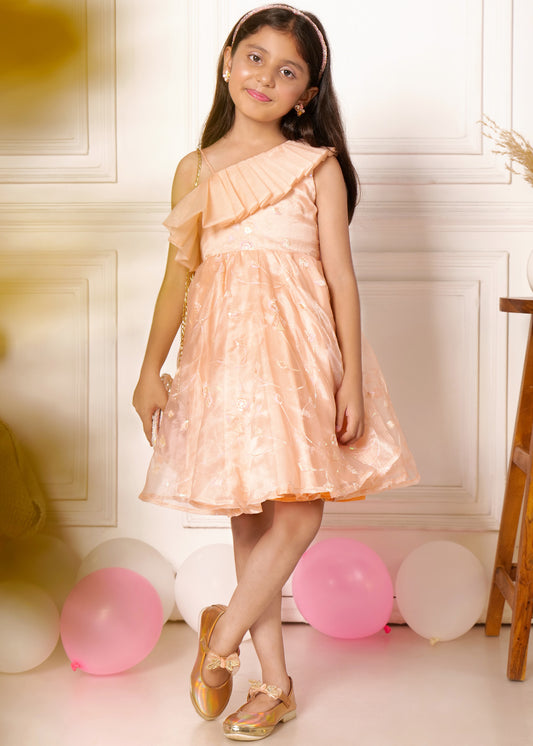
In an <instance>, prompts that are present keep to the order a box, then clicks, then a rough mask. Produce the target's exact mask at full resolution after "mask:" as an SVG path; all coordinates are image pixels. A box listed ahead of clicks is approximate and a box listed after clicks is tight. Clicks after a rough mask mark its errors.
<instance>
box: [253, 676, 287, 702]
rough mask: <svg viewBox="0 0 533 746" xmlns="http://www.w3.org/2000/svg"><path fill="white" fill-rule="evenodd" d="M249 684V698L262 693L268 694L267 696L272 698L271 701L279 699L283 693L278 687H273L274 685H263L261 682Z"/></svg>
mask: <svg viewBox="0 0 533 746" xmlns="http://www.w3.org/2000/svg"><path fill="white" fill-rule="evenodd" d="M250 684H251V686H250V691H249V696H250V697H252V696H253V695H254V694H260V693H262V694H268V696H269V697H272V699H280V697H281V696H282V695H283V691H282V690H281V689H280V688H279V686H274V684H264V683H263V682H262V681H251V680H250Z"/></svg>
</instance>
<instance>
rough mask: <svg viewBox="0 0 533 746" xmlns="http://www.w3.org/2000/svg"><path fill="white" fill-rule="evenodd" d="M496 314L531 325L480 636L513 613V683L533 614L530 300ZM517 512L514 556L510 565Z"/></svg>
mask: <svg viewBox="0 0 533 746" xmlns="http://www.w3.org/2000/svg"><path fill="white" fill-rule="evenodd" d="M500 311H506V312H507V313H529V314H531V321H530V324H529V337H528V342H527V348H526V356H525V360H524V372H523V374H522V388H521V391H520V399H519V401H518V409H517V413H516V424H515V431H514V438H513V447H512V449H511V457H510V460H509V471H508V472H507V486H506V489H505V498H504V503H503V510H502V518H501V523H500V533H499V536H498V547H497V549H496V560H495V562H494V574H493V576H492V586H491V592H490V598H489V607H488V611H487V622H486V625H485V633H486V634H487V635H489V636H497V635H499V634H500V628H501V624H502V615H503V608H504V605H505V601H507V603H508V604H509V606H510V607H511V610H512V624H511V640H510V643H509V656H508V660H507V677H508V678H509V679H511V680H512V681H523V680H524V678H525V676H526V664H527V646H528V642H529V632H530V629H531V617H532V613H533V483H532V481H531V467H532V463H533V438H532V430H533V298H500ZM521 514H522V527H521V531H520V545H519V549H518V558H517V562H516V563H513V553H514V547H515V542H516V535H517V531H518V524H519V522H520V515H521Z"/></svg>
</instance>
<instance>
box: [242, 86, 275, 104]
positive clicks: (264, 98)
mask: <svg viewBox="0 0 533 746" xmlns="http://www.w3.org/2000/svg"><path fill="white" fill-rule="evenodd" d="M246 92H247V93H248V95H249V96H251V97H252V98H255V100H256V101H263V102H265V103H266V102H267V101H272V99H270V98H269V97H268V96H265V94H264V93H260V92H259V91H256V90H254V89H253V88H247V89H246Z"/></svg>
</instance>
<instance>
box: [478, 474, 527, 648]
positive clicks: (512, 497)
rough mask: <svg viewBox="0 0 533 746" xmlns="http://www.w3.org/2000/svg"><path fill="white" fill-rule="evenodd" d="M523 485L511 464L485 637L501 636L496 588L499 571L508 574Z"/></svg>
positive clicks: (501, 601)
mask: <svg viewBox="0 0 533 746" xmlns="http://www.w3.org/2000/svg"><path fill="white" fill-rule="evenodd" d="M525 483H526V476H525V474H524V472H523V471H521V470H520V469H519V468H518V466H516V465H515V464H511V465H510V467H509V476H508V479H507V489H506V491H505V499H504V503H503V510H502V517H501V524H500V533H499V535H498V545H497V548H496V559H495V561H494V572H493V576H492V585H491V591H490V596H489V605H488V608H487V621H486V622H485V634H486V635H487V636H488V637H497V636H498V635H499V634H500V629H501V626H502V617H503V608H504V605H505V598H504V596H503V594H502V592H501V591H500V589H499V587H498V572H499V569H500V568H502V569H503V570H504V571H505V572H506V573H508V574H509V575H511V567H512V564H513V554H514V546H515V541H516V535H517V533H518V523H519V521H520V513H521V510H522V502H523V496H524V488H525Z"/></svg>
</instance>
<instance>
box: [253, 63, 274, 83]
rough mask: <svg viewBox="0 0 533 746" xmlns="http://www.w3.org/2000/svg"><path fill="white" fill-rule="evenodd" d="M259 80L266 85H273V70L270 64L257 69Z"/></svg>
mask: <svg viewBox="0 0 533 746" xmlns="http://www.w3.org/2000/svg"><path fill="white" fill-rule="evenodd" d="M256 77H257V81H258V82H259V83H262V84H263V85H265V86H271V85H272V80H273V71H272V70H271V68H270V66H269V65H264V66H263V67H261V69H260V70H258V71H257V76H256Z"/></svg>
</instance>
